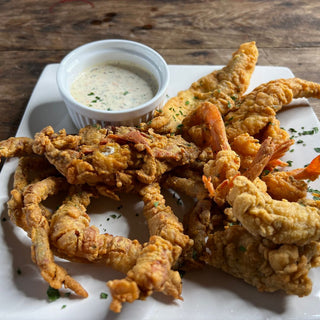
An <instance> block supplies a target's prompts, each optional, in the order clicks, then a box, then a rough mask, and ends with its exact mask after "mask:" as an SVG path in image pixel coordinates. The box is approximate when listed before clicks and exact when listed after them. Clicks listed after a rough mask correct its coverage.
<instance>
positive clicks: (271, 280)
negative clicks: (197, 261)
mask: <svg viewBox="0 0 320 320" xmlns="http://www.w3.org/2000/svg"><path fill="white" fill-rule="evenodd" d="M207 248H208V250H207V253H206V256H205V258H204V259H205V261H206V262H207V263H208V264H209V265H212V266H214V267H216V268H219V269H222V270H223V271H225V272H227V273H229V274H231V275H233V276H235V277H237V278H241V279H243V280H244V281H246V282H247V283H249V284H251V285H253V286H255V287H257V289H258V290H259V291H266V292H274V291H277V290H283V291H285V292H286V293H287V294H294V295H298V296H299V297H302V296H306V295H308V294H310V292H311V290H312V282H311V279H310V278H309V277H308V272H309V270H310V269H311V268H312V267H318V266H319V265H320V258H319V257H320V244H319V243H318V242H314V241H312V242H310V243H309V244H307V245H305V246H301V247H298V246H296V245H294V244H290V245H289V244H282V245H275V244H273V243H272V242H271V241H268V240H266V239H262V238H260V237H255V236H253V235H252V234H250V233H249V232H248V231H247V230H246V229H245V228H244V227H242V226H232V227H229V228H227V229H225V230H224V231H217V232H215V233H214V234H212V235H209V239H208V242H207Z"/></svg>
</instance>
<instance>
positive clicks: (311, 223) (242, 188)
mask: <svg viewBox="0 0 320 320" xmlns="http://www.w3.org/2000/svg"><path fill="white" fill-rule="evenodd" d="M227 201H228V202H229V203H230V205H231V206H232V214H233V215H234V217H236V218H237V219H238V220H239V221H240V222H241V224H242V225H243V226H244V228H245V229H247V230H248V231H249V232H250V233H251V234H252V235H254V236H259V235H260V236H262V237H264V238H267V239H269V240H271V241H272V242H274V243H278V244H297V245H300V246H302V245H305V244H308V243H310V242H311V241H318V240H319V239H320V215H319V210H318V209H317V208H315V207H311V206H302V205H300V204H299V203H297V202H288V201H285V200H283V201H279V200H274V199H272V198H271V197H270V196H269V195H268V194H267V193H265V192H262V191H261V190H259V189H258V188H257V186H256V185H255V184H254V183H252V182H251V181H249V180H248V179H247V178H246V177H244V176H238V177H236V178H235V179H234V180H233V181H232V187H231V189H230V192H229V194H228V196H227Z"/></svg>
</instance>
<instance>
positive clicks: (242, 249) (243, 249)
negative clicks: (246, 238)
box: [239, 246, 247, 252]
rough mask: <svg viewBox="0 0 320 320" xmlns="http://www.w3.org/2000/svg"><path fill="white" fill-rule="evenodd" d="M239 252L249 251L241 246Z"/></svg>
mask: <svg viewBox="0 0 320 320" xmlns="http://www.w3.org/2000/svg"><path fill="white" fill-rule="evenodd" d="M239 250H240V251H242V252H246V251H247V249H246V248H245V247H244V246H240V247H239Z"/></svg>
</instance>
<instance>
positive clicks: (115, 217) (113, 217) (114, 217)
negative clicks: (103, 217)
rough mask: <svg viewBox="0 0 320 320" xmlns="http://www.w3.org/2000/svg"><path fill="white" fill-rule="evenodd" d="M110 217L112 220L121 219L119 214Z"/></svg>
mask: <svg viewBox="0 0 320 320" xmlns="http://www.w3.org/2000/svg"><path fill="white" fill-rule="evenodd" d="M110 217H111V218H112V219H119V218H120V217H121V214H119V215H116V214H112V215H111V216H110ZM107 220H108V219H107Z"/></svg>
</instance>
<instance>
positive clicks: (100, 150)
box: [33, 126, 199, 198]
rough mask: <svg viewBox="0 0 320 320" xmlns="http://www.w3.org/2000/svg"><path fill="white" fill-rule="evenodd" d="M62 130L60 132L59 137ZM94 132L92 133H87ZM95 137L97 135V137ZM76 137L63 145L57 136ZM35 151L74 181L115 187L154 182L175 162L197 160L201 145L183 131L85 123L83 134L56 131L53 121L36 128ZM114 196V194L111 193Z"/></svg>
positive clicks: (175, 164) (131, 187)
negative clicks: (163, 132)
mask: <svg viewBox="0 0 320 320" xmlns="http://www.w3.org/2000/svg"><path fill="white" fill-rule="evenodd" d="M61 135H62V137H60V136H61ZM88 136H91V138H90V139H88V138H84V137H88ZM93 137H94V138H93ZM57 138H58V139H59V140H64V139H67V140H68V142H69V141H72V140H75V143H72V144H71V145H72V148H66V147H65V146H63V148H62V149H59V148H58V146H57V143H56V139H57ZM33 150H34V152H35V153H37V154H40V155H42V154H43V155H45V156H46V158H47V159H48V160H49V162H50V163H51V164H53V165H54V166H55V167H56V168H57V169H58V170H59V171H60V172H61V173H62V174H63V175H64V176H65V177H66V178H67V180H68V182H69V183H71V184H84V183H87V184H89V185H95V186H97V185H98V186H99V185H100V187H101V188H100V189H99V190H101V189H102V188H103V186H105V187H106V188H107V189H108V188H109V189H110V190H111V191H110V194H112V191H114V190H116V191H126V192H128V191H132V189H133V187H134V184H135V183H152V182H153V181H155V180H156V179H157V178H158V177H160V176H161V175H162V174H163V173H165V172H166V171H168V170H171V169H172V168H174V167H175V166H180V165H184V164H186V163H189V162H190V161H192V160H195V159H196V157H197V156H198V154H199V150H198V148H197V147H196V146H195V145H194V144H192V143H189V142H187V141H185V140H184V139H182V138H181V137H180V136H168V137H167V136H161V135H158V134H155V133H154V132H153V131H152V130H149V131H148V133H143V132H140V131H138V130H136V129H134V128H128V127H120V128H119V129H118V131H117V132H115V133H113V132H110V131H108V130H107V129H101V128H97V127H96V128H93V127H90V126H89V127H86V128H84V129H81V130H80V132H79V136H68V135H67V136H66V135H65V132H64V131H61V132H60V133H58V134H56V133H54V131H53V129H52V128H51V127H47V128H45V129H43V130H42V131H41V132H40V133H38V134H36V136H35V142H34V144H33ZM113 197H114V198H116V195H113Z"/></svg>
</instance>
